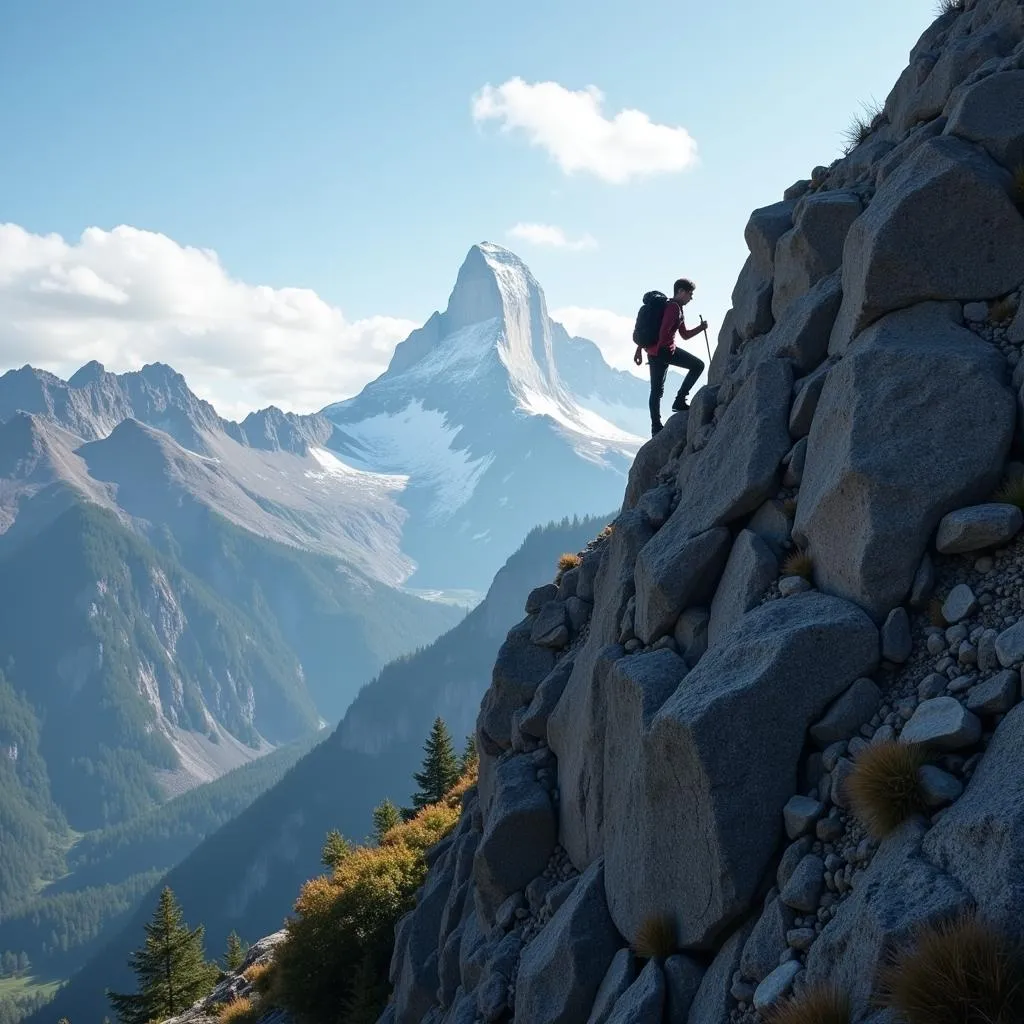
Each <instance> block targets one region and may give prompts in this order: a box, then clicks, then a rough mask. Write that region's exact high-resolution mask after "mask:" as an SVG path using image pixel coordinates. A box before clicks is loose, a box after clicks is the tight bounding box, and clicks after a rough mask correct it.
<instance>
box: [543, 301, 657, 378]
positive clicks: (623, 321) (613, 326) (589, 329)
mask: <svg viewBox="0 0 1024 1024" xmlns="http://www.w3.org/2000/svg"><path fill="white" fill-rule="evenodd" d="M551 319H552V320H557V321H558V323H560V324H562V326H563V327H565V329H566V330H567V331H568V332H569V333H570V334H572V335H573V336H575V337H577V338H587V339H588V340H590V341H592V342H594V344H595V345H597V347H598V348H599V349H600V350H601V355H603V356H604V359H605V362H606V363H607V364H608V365H609V366H613V367H615V369H616V370H629V371H630V372H631V373H635V374H637V375H638V376H642V377H646V376H647V364H646V363H645V364H644V365H643V366H642V367H640V368H637V366H636V365H635V364H634V363H633V353H634V352H635V351H636V348H635V347H634V346H633V341H632V339H633V324H634V319H633V318H632V317H628V316H621V315H620V314H618V313H613V312H612V311H611V310H609V309H593V308H589V309H588V308H584V307H582V306H563V307H562V308H561V309H553V310H552V311H551Z"/></svg>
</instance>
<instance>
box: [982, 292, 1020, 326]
mask: <svg viewBox="0 0 1024 1024" xmlns="http://www.w3.org/2000/svg"><path fill="white" fill-rule="evenodd" d="M1016 312H1017V304H1016V303H1015V302H1014V301H1013V296H1012V295H1007V296H1005V297H1004V298H1002V299H996V300H995V302H990V303H989V304H988V318H989V320H991V321H992V323H994V324H1002V323H1006V321H1007V320H1010V319H1011V318H1012V317H1013V315H1014V313H1016Z"/></svg>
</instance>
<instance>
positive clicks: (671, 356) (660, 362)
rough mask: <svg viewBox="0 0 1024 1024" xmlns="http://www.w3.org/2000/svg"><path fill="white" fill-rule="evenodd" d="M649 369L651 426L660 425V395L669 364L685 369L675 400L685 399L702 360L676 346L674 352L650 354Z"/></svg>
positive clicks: (663, 389) (699, 369) (701, 370)
mask: <svg viewBox="0 0 1024 1024" xmlns="http://www.w3.org/2000/svg"><path fill="white" fill-rule="evenodd" d="M647 362H648V365H649V366H650V370H651V426H652V427H657V426H660V425H661V396H662V395H663V394H665V377H666V376H667V375H668V368H669V367H670V366H678V367H680V368H682V369H685V370H686V371H687V373H686V376H685V377H684V378H683V383H682V385H681V386H680V388H679V394H677V395H676V399H675V400H676V402H678V401H680V400H681V399H685V398H686V396H687V395H688V394H689V393H690V388H692V387H693V385H694V382H695V381H696V380H697V378H698V377H699V376H700V375H701V373H703V371H704V360H703V359H699V358H698V357H697V356H695V355H691V354H690V353H689V352H684V351H683V349H681V348H677V349H676V350H675V352H661V353H659V354H658V355H656V356H650V357H649V358H648V360H647Z"/></svg>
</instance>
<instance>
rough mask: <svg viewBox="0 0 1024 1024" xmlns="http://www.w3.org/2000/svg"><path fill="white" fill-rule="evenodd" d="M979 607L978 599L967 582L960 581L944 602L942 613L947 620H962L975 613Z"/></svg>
mask: <svg viewBox="0 0 1024 1024" xmlns="http://www.w3.org/2000/svg"><path fill="white" fill-rule="evenodd" d="M977 608H978V599H977V598H976V597H975V596H974V591H973V590H971V588H970V587H969V586H967V584H966V583H958V584H957V585H956V586H955V587H954V588H953V589H952V590H951V591H950V592H949V596H948V597H947V598H946V600H945V601H944V602H943V604H942V615H943V618H945V620H946V621H947V622H960V620H961V619H966V618H967V617H968V616H970V615H973V614H974V612H975V611H976V610H977Z"/></svg>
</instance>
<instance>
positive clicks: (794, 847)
mask: <svg viewBox="0 0 1024 1024" xmlns="http://www.w3.org/2000/svg"><path fill="white" fill-rule="evenodd" d="M818 825H819V827H820V825H821V822H820V821H819V822H818ZM812 845H813V844H812V842H811V839H810V837H809V836H805V837H804V838H803V839H798V840H797V841H796V842H795V843H792V844H791V845H789V846H787V847H786V850H785V852H784V853H783V854H782V857H781V859H780V860H779V870H778V871H777V872H776V875H775V878H776V881H777V882H778V883H779V888H780V889H785V888H786V883H787V882H789V880H790V879H791V878H792V877H793V872H794V871H796V867H797V865H798V864H799V863H800V861H802V860H803V859H804V857H806V856H807V854H809V853H810V852H811V847H812Z"/></svg>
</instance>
